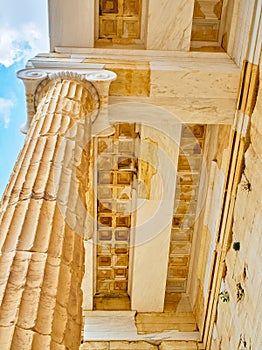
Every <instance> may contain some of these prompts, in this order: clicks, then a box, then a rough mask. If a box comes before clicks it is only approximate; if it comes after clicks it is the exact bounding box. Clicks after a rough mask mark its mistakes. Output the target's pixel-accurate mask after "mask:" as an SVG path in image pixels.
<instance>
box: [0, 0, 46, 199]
mask: <svg viewBox="0 0 262 350" xmlns="http://www.w3.org/2000/svg"><path fill="white" fill-rule="evenodd" d="M47 2H48V1H47V0H8V1H6V0H0V8H1V12H0V196H2V193H3V191H4V189H5V187H6V184H7V183H8V179H9V176H10V175H11V172H12V169H13V167H14V164H15V161H16V159H17V155H18V154H19V151H20V150H21V148H22V146H23V143H24V138H25V136H24V135H23V134H22V133H21V132H20V126H21V125H22V124H23V123H24V122H25V119H26V107H25V94H24V86H23V83H22V81H20V80H19V79H17V78H16V72H17V71H18V70H19V69H22V68H24V67H25V62H26V60H27V59H29V58H31V57H33V56H34V55H36V54H37V53H39V52H48V51H49V42H48V19H47Z"/></svg>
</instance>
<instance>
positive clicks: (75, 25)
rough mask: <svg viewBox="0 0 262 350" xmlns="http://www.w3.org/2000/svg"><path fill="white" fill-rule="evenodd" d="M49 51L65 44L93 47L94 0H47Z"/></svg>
mask: <svg viewBox="0 0 262 350" xmlns="http://www.w3.org/2000/svg"><path fill="white" fill-rule="evenodd" d="M48 13H49V32H50V51H54V49H55V46H57V45H62V46H63V45H65V46H74V45H78V46H80V47H94V36H95V34H94V19H95V1H94V0H74V4H72V1H71V0H49V1H48Z"/></svg>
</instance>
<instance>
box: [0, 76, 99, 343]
mask: <svg viewBox="0 0 262 350" xmlns="http://www.w3.org/2000/svg"><path fill="white" fill-rule="evenodd" d="M37 93H38V97H37V98H36V91H35V95H34V96H33V97H34V101H36V100H37V101H38V103H37V106H36V107H37V111H36V114H35V116H34V117H33V118H31V114H29V122H28V126H29V125H30V127H29V130H28V132H27V137H26V140H25V144H24V147H23V149H22V151H21V153H20V155H19V157H18V160H17V163H16V165H15V168H14V171H13V173H12V175H11V178H10V182H9V185H8V187H7V189H6V191H5V193H4V197H3V202H2V206H1V217H0V266H1V268H0V304H1V310H0V348H1V349H2V350H7V349H10V348H12V349H43V350H44V349H50V348H52V349H64V350H65V349H72V350H74V349H78V348H79V345H80V340H81V324H82V299H83V297H82V290H81V283H82V279H83V275H84V252H85V251H84V235H86V231H87V227H86V219H85V218H86V213H87V203H86V202H85V193H86V191H87V186H88V171H87V170H88V167H89V157H90V156H89V140H90V137H91V124H92V118H94V116H96V114H97V113H98V111H99V94H98V92H97V90H96V88H95V87H94V85H93V84H91V83H90V82H88V81H87V80H86V79H85V76H83V75H79V74H77V73H70V72H66V73H64V72H57V73H54V74H49V75H48V78H46V79H45V80H42V81H41V84H40V85H39V84H38V91H37ZM31 102H32V101H31ZM31 102H30V103H31ZM31 107H32V105H31Z"/></svg>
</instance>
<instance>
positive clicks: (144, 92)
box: [84, 58, 150, 96]
mask: <svg viewBox="0 0 262 350" xmlns="http://www.w3.org/2000/svg"><path fill="white" fill-rule="evenodd" d="M91 62H92V63H103V64H105V69H109V70H110V71H112V72H115V73H116V74H117V79H116V80H115V81H113V82H112V84H111V86H110V90H109V94H110V96H149V92H150V65H149V62H139V61H129V60H115V59H114V60H113V59H99V58H86V59H85V60H84V63H91Z"/></svg>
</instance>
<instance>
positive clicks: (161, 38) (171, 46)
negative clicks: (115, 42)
mask: <svg viewBox="0 0 262 350" xmlns="http://www.w3.org/2000/svg"><path fill="white" fill-rule="evenodd" d="M160 9H161V10H160ZM193 9H194V0H178V1H174V0H161V1H155V0H149V5H148V25H147V42H146V47H147V49H149V50H177V51H189V48H190V38H191V27H192V17H193ZM156 23H157V25H156Z"/></svg>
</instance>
